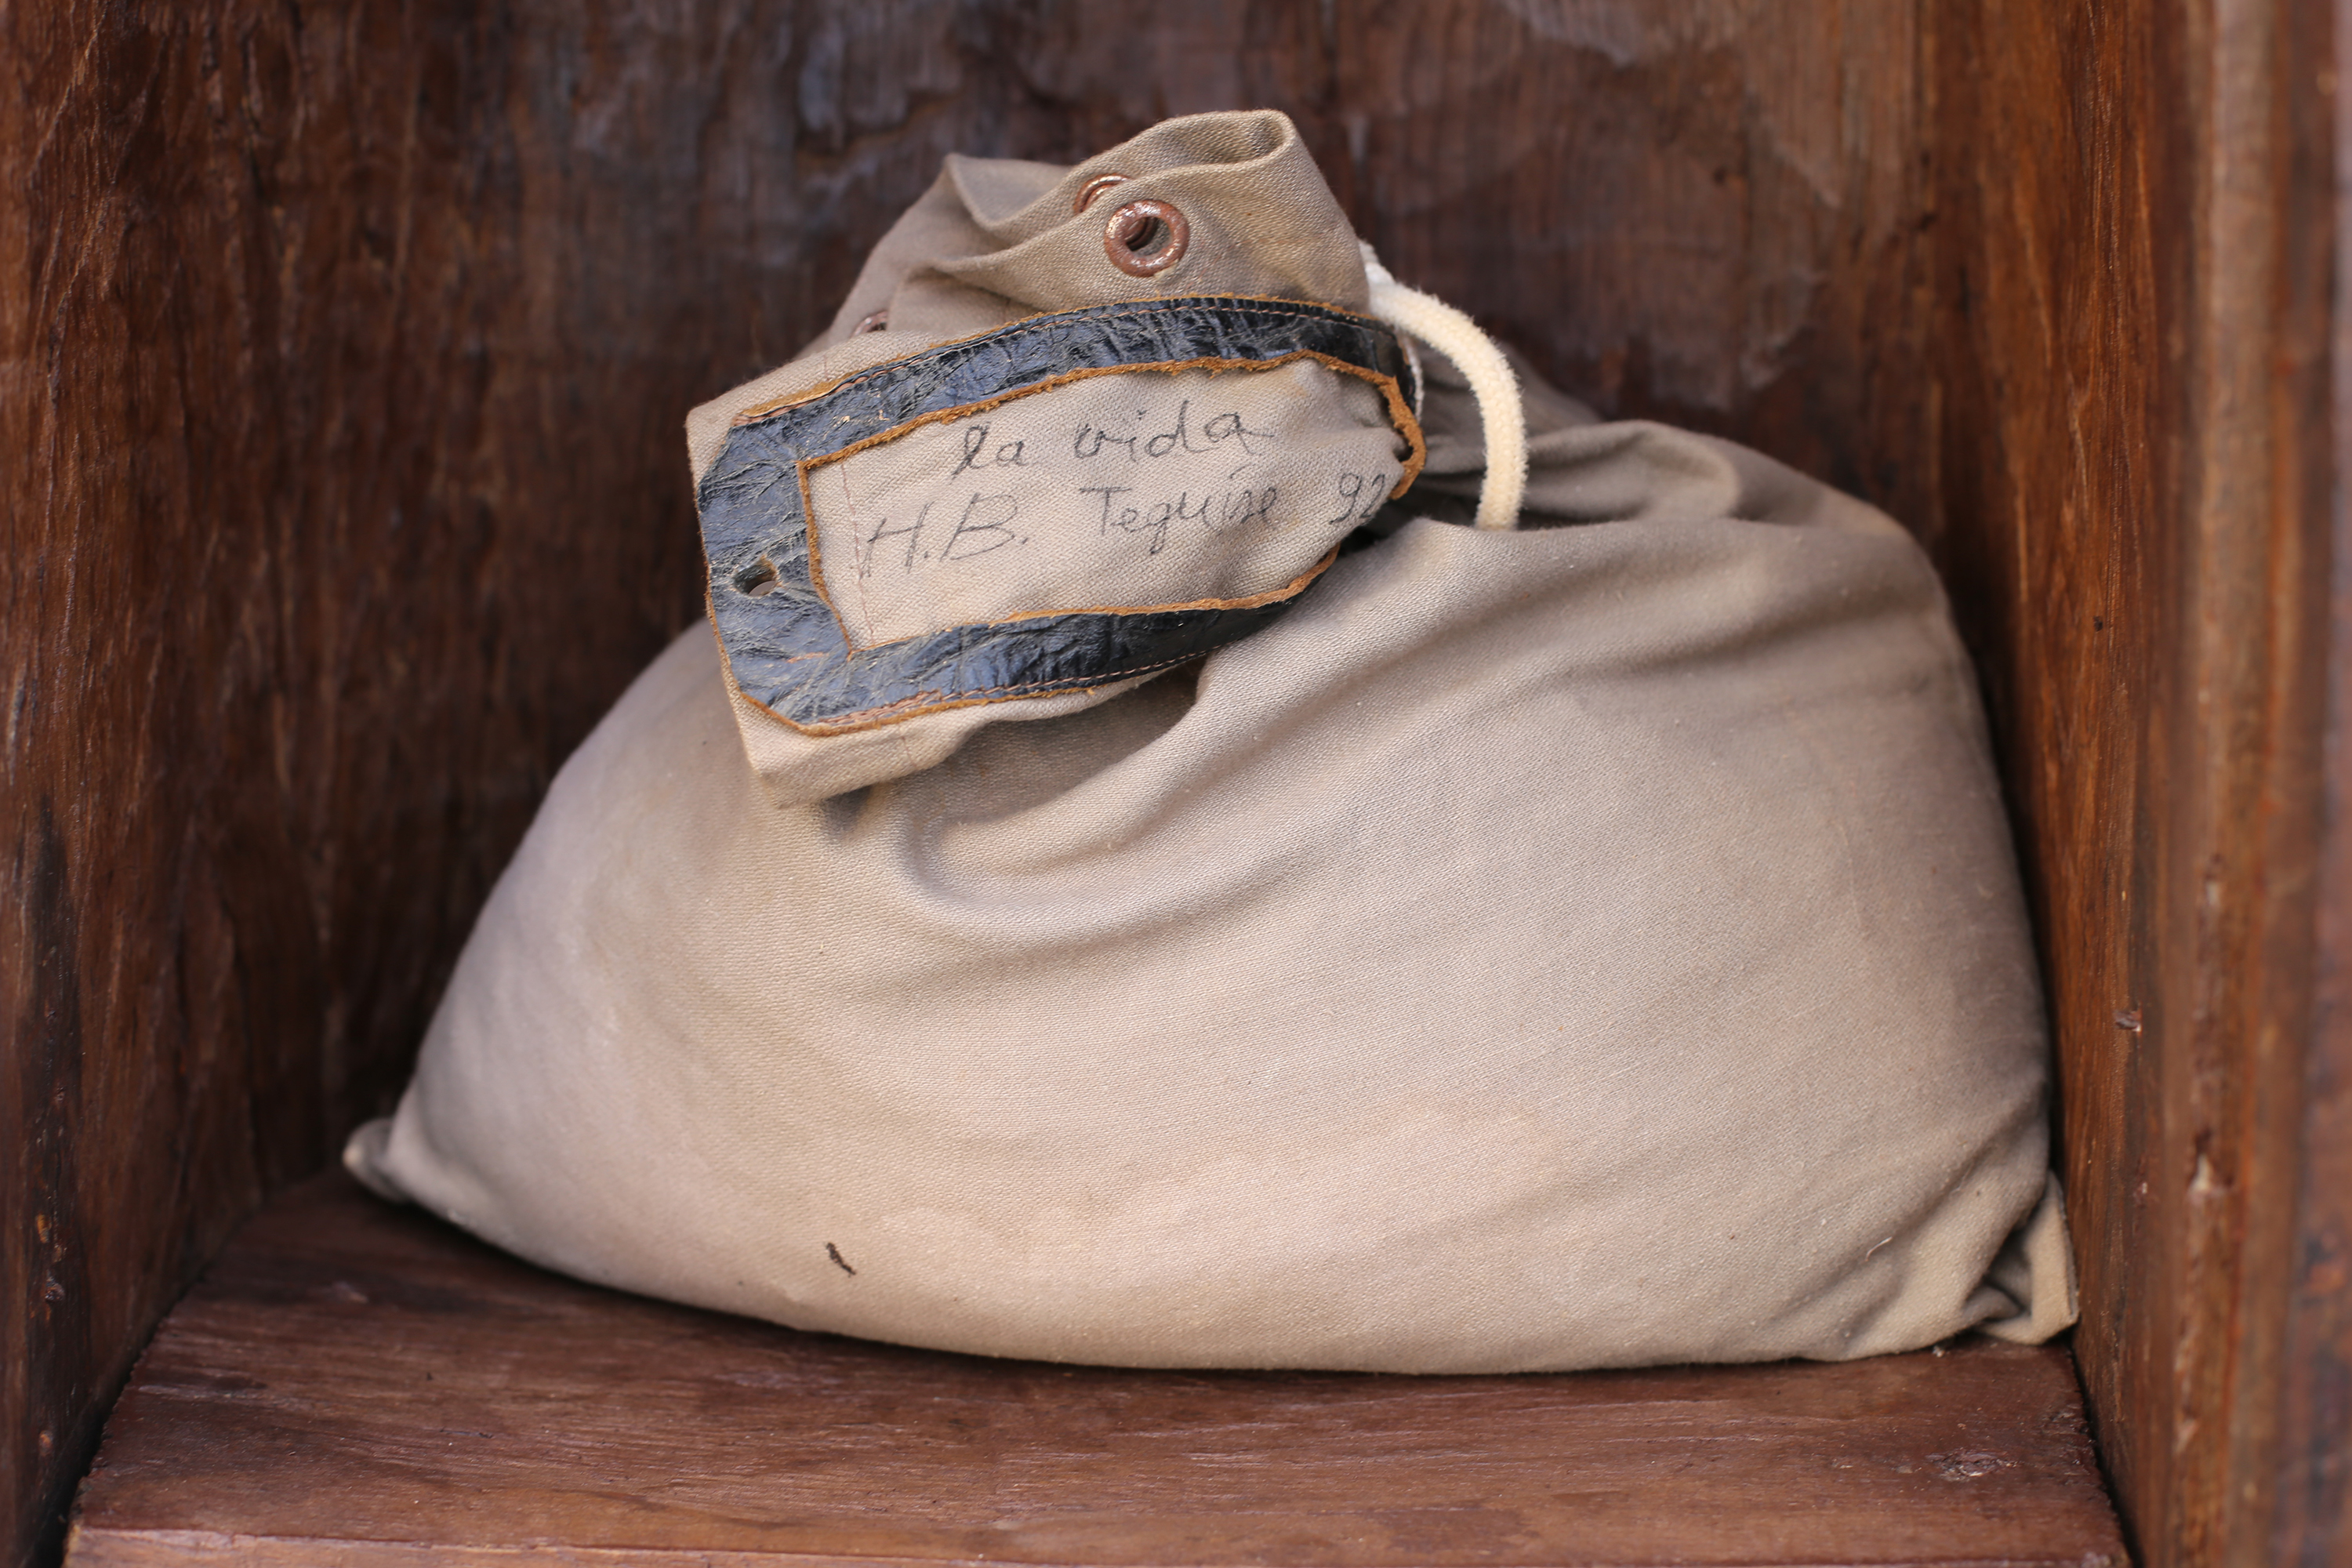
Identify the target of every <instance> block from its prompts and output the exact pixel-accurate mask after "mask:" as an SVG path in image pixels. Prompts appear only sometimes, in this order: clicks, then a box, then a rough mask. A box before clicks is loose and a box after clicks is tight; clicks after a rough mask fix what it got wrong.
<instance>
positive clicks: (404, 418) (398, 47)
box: [0, 0, 1925, 1561]
mask: <svg viewBox="0 0 2352 1568" xmlns="http://www.w3.org/2000/svg"><path fill="white" fill-rule="evenodd" d="M1915 49H1916V37H1915V28H1914V26H1913V23H1912V21H1911V13H1910V12H1909V10H1908V9H1907V8H1906V7H1904V6H1901V5H1895V6H1882V5H1847V4H1844V3H1843V0H1788V3H1785V4H1780V5H1775V6H1773V7H1769V8H1767V9H1765V10H1763V11H1759V10H1758V9H1757V8H1755V7H1753V6H1750V5H1744V4H1732V3H1730V0H1722V3H1717V0H1700V3H1698V4H1695V5H1689V6H1685V7H1682V8H1679V9H1678V10H1677V11H1676V12H1675V15H1674V16H1671V17H1659V16H1653V15H1652V10H1651V8H1650V7H1648V6H1646V5H1640V4H1627V5H1553V4H1551V3H1550V0H1538V3H1533V4H1523V5H1505V4H1500V3H1497V0H1420V3H1414V4H1400V3H1373V0H1346V3H1345V4H1339V5H1324V4H1320V3H1319V0H1297V3H1294V4H1276V5H1244V4H1241V3H1240V0H1213V3H1209V4H1203V5H1184V6H1154V5H1146V4H1143V3H1142V0H1090V3H1088V4H1085V5H1078V4H1075V3H1066V4H1053V3H1037V4H1014V3H1004V0H985V3H982V4H961V3H950V0H899V3H896V4H889V5H873V4H851V3H845V0H735V3H730V4H728V5H702V6H687V7H678V6H675V5H653V4H643V3H637V0H599V3H597V4H593V5H571V4H564V5H558V4H554V3H553V0H498V3H493V4H488V5H477V4H474V3H472V0H465V3H459V0H421V3H419V4H415V5H397V6H388V5H368V6H362V5H352V4H348V3H341V0H337V3H323V0H268V3H264V0H184V3H175V4H173V5H149V6H136V7H134V6H125V5H112V4H100V3H98V0H58V3H56V4H48V5H11V6H7V7H5V8H0V80H5V91H0V364H5V366H6V373H7V380H6V383H5V395H0V451H4V452H5V453H6V455H7V461H6V462H5V465H0V496H4V497H5V501H0V515H5V520H6V522H5V526H6V529H7V537H6V548H5V552H0V605H5V616H0V642H5V666H0V668H5V670H6V671H7V674H8V681H9V684H8V689H7V692H6V700H7V704H8V705H7V708H6V710H5V711H6V718H5V722H6V725H7V746H6V749H5V780H0V835H4V836H5V837H0V843H5V861H0V867H5V873H6V876H7V883H6V886H5V889H0V1019H5V1023H0V1027H5V1029H6V1030H7V1039H8V1053H7V1057H6V1059H5V1070H0V1131H5V1146H6V1148H7V1150H8V1152H7V1153H6V1155H5V1156H0V1227H5V1232H4V1233H0V1234H4V1236H5V1239H0V1560H5V1561H16V1560H17V1559H19V1558H20V1557H22V1556H23V1555H25V1554H26V1553H28V1552H39V1551H40V1550H41V1549H42V1548H41V1545H40V1543H41V1542H44V1541H48V1542H51V1543H52V1547H53V1544H54V1539H55V1531H56V1529H57V1527H58V1521H59V1519H60V1517H61V1510H62V1506H63V1503H64V1500H65V1498H66V1496H67V1493H68V1489H69V1488H70V1487H71V1485H72V1483H73V1481H74V1479H75V1478H76V1477H77V1476H78V1475H79V1473H80V1471H81V1470H82V1468H84V1467H85V1466H86V1464H87V1463H88V1460H89V1454H90V1452H91V1448H92V1447H93V1445H94V1443H95V1441H96V1437H97V1433H98V1426H99V1422H100V1416H101V1415H102V1413H103V1411H104V1409H105V1407H106V1405H107V1402H108V1401H109V1399H110V1397H111V1395H112V1393H113V1391H114V1389H115V1388H116V1387H118V1386H119V1385H120V1380H121V1377H122V1375H123V1373H124V1371H125V1369H126V1368H127V1367H128V1365H129V1363H130V1359H131V1356H132V1355H133V1354H134V1353H135V1352H136V1350H137V1348H138V1346H139V1344H140V1343H141V1342H142V1340H143V1339H144V1338H145V1336H146V1334H147V1332H148V1331H149V1330H150V1329H151V1327H152V1324H153V1323H154V1321H156V1319H157V1317H158V1316H159V1315H160V1314H161V1312H162V1311H163V1309H164V1308H165V1307H166V1306H167V1305H168V1304H169V1303H170V1301H171V1300H173V1298H174V1296H176V1295H177V1293H178V1292H179V1291H180V1290H181V1289H183V1288H184V1286H185V1285H186V1283H187V1281H188V1280H189V1279H191V1278H192V1277H193V1275H194V1270H195V1269H196V1268H198V1267H199V1266H200V1265H201V1264H202V1262H203V1260H204V1259H205V1258H206V1257H208V1256H209V1255H210V1254H211V1252H212V1251H213V1250H214V1248H215V1247H217V1246H218V1245H219V1243H220V1241H221V1239H222V1238H223V1237H224V1236H225V1235H226V1232H227V1228H228V1227H229V1226H230V1225H232V1224H233V1223H234V1222H235V1221H236V1218H237V1217H238V1216H239V1215H242V1214H243V1213H245V1212H247V1210H248V1209H249V1208H250V1207H251V1206H252V1205H254V1204H255V1203H256V1202H257V1201H258V1200H259V1199H260V1197H261V1196H262V1195H263V1194H265V1193H266V1192H268V1191H269V1190H272V1189H274V1188H276V1187H277V1186H278V1185H280V1184H283V1183H284V1182H286V1181H287V1180H288V1179H289V1178H290V1177H291V1176H292V1175H293V1174H295V1173H300V1172H305V1171H309V1170H310V1169H313V1168H315V1167H316V1166H317V1165H318V1163H320V1161H321V1159H322V1158H324V1157H325V1156H326V1155H327V1153H328V1152H330V1151H331V1148H332V1146H333V1145H334V1143H335V1142H337V1140H338V1139H339V1138H340V1137H341V1134H342V1133H343V1132H344V1131H345V1130H346V1129H348V1127H349V1126H350V1125H352V1122H353V1121H356V1120H358V1119H359V1118H361V1117H362V1116H364V1115H366V1114H370V1113H373V1111H375V1110H379V1109H381V1108H382V1107H383V1105H384V1104H385V1102H386V1100H387V1098H388V1097H389V1096H390V1095H391V1094H393V1093H394V1091H395V1090H396V1089H397V1087H398V1085H399V1083H400V1080H401V1079H402V1077H403V1075H404V1072H405V1070H406V1064H407V1061H408V1058H409V1057H410V1055H411V1053H412V1052H413V1050H414V1048H415V1042H416V1039H417V1037H418V1036H419V1034H420V1032H421V1029H422V1026H423V1023H424V1021H425V1017H426V1016H427V1013H428V1011H429V1009H430V1007H431V1005H432V1004H433V1001H434V998H435V995H436V991H437V989H438V987H439V984H440V983H441V980H442V978H443V976H444V975H445V974H446V972H447V969H448V966H449V964H450V963H451V962H452V961H453V959H454V957H455V954H456V952H457V946H458V944H459V943H460V942H462V941H463V939H464V935H465V932H466V930H467V925H468V922H469V921H470V920H471V917H472V914H473V911H474V910H475V909H476V908H477V907H478V904H479V902H480V900H481V899H482V897H483V896H484V894H485V893H486V891H487V889H488V886H489V884H490V881H491V879H493V878H494V877H495V875H496V874H497V872H498V869H499V867H500V865H501V864H502V863H503V862H504V859H505V858H506V856H507V855H508V854H509V852H510V850H511V848H512V846H513V845H514V843H515V841H516V839H517V837H519V836H520V833H521V831H522V828H523V827H524V826H525V825H526V823H527V822H528V820H529V818H530V812H531V810H532V807H533V805H535V803H536V801H537V799H538V797H539V795H540V794H541V791H542V790H543V789H544V787H545V784H546V783H547V780H548V779H549V777H550V776H551V773H552V770H553V768H554V767H555V766H556V764H557V763H559V762H560V761H561V759H562V756H563V755H564V754H565V753H566V752H567V751H568V750H569V749H570V748H571V747H572V745H573V744H574V743H576V742H577V741H578V740H579V738H580V737H581V736H582V735H583V733H584V732H585V731H586V729H587V727H588V726H589V725H590V724H591V723H593V721H594V719H595V718H596V716H597V715H598V714H599V713H600V712H601V711H602V710H603V709H604V707H605V705H606V704H608V703H609V702H610V701H611V700H612V699H613V698H614V695H615V694H616V693H617V692H618V691H619V689H620V688H621V687H622V686H623V685H624V684H625V682H626V680H627V679H628V678H629V677H630V675H631V674H632V673H633V672H634V671H635V669H636V668H638V667H639V666H640V665H642V663H643V662H644V661H645V660H646V658H649V657H650V655H651V654H652V652H653V651H654V650H655V649H656V647H659V646H660V644H661V642H662V640H663V639H664V638H665V637H667V636H668V635H669V634H670V633H672V632H673V631H675V630H676V629H677V627H678V626H682V625H684V624H685V623H686V622H687V621H688V619H689V618H690V617H691V616H693V615H694V613H695V612H696V609H697V605H698V596H697V588H696V566H697V553H696V542H695V535H694V531H693V527H692V520H691V516H690V511H689V508H688V496H687V490H686V469H685V463H684V457H683V452H682V448H681V440H680V435H679V421H680V420H681V418H682V417H683V416H684V413H685V411H686V410H687V409H688V407H689V406H690V405H692V404H694V403H695V402H697V401H698V400H699V399H701V398H703V397H706V396H709V395H712V394H713V393H715V392H717V391H719V390H721V389H723V388H725V387H726V386H728V385H730V384H732V383H734V382H735V381H737V380H739V379H741V378H743V377H746V376H748V375H751V374H755V373H757V372H758V371H760V370H761V369H764V368H766V367H768V366H769V365H771V364H772V363H776V362H778V361H781V360H782V359H783V358H785V357H787V356H788V355H789V354H790V353H792V352H793V349H794V348H795V347H796V346H797V344H798V343H799V342H801V341H803V338H804V337H805V336H807V335H808V334H809V333H810V332H812V331H814V330H815V328H816V327H817V325H818V324H819V323H821V322H822V321H824V319H825V318H826V316H827V315H828V314H829V313H830V312H831V310H833V308H834V304H835V300H837V299H838V297H839V295H840V293H841V292H842V290H843V289H845V288H846V286H847V284H848V282H849V279H850V278H851V276H852V274H853V273H854V271H855V269H856V265H857V263H858V260H859V259H860V258H861V257H862V256H863V254H864V252H865V250H866V247H868V246H869V245H871V243H872V242H873V240H874V239H875V237H877V236H878V235H879V234H880V232H881V230H882V229H883V227H884V226H886V225H887V223H888V222H889V220H890V219H891V217H892V216H895V215H896V213H897V212H898V210H899V209H900V208H901V207H902V206H903V205H905V204H907V203H908V201H910V200H912V199H913V197H914V196H915V195H917V194H918V193H919V191H920V190H921V189H922V188H923V187H924V185H925V184H928V183H929V180H930V179H931V178H932V177H933V176H934V174H936V172H937V169H938V167H939V163H940V158H941V156H942V155H943V154H944V153H947V152H949V151H950V150H955V149H963V150H968V151H972V152H979V153H1021V154H1026V155H1031V156H1038V157H1058V158H1070V157H1076V156H1079V155H1082V154H1084V153H1090V152H1092V151H1094V150H1096V149H1097V148H1098V147H1100V146H1102V145H1105V144H1107V143H1108V142H1113V141H1116V140H1118V139H1119V138H1121V137H1124V136H1126V135H1128V134H1129V133H1131V132H1135V131H1138V130H1139V129H1141V128H1142V127H1144V126H1145V125H1147V124H1149V123H1150V122H1151V121H1154V120H1156V119H1157V118H1159V117H1160V116H1161V115H1163V114H1168V113H1175V112H1182V111H1186V110H1199V109H1207V108H1215V107H1223V106H1231V105H1239V104H1249V103H1255V102H1268V103H1273V104H1276V105H1279V106H1282V107H1286V108H1288V109H1289V110H1292V111H1293V112H1294V113H1295V114H1297V116H1298V117H1299V119H1300V121H1301V123H1302V125H1303V126H1304V127H1305V128H1306V131H1307V134H1308V136H1309V137H1310V138H1311V139H1312V141H1313V142H1314V144H1315V145H1316V147H1317V149H1318V153H1320V155H1321V156H1322V158H1323V160H1324V162H1325V164H1326V166H1327V167H1328V168H1329V169H1330V171H1331V173H1332V176H1333V178H1334V180H1335V182H1336V184H1338V186H1339V190H1340V192H1341V194H1342V195H1343V197H1344V198H1345V199H1346V200H1347V201H1348V203H1349V205H1350V207H1351V209H1352V210H1353V211H1354V212H1355V214H1356V215H1357V216H1358V219H1359V221H1360V223H1361V225H1362V226H1363V229H1364V232H1365V233H1366V234H1367V236H1369V237H1371V238H1372V239H1373V240H1375V241H1376V242H1377V243H1378V244H1379V245H1380V246H1381V247H1382V249H1383V251H1384V253H1385V254H1386V255H1387V256H1388V257H1389V258H1390V259H1391V261H1392V262H1393V263H1395V265H1396V267H1397V269H1398V270H1399V271H1400V272H1401V273H1402V274H1403V275H1404V276H1406V277H1407V278H1409V279H1415V280H1418V281H1421V282H1423V283H1425V284H1427V285H1429V286H1431V287H1433V288H1435V289H1439V290H1441V291H1443V292H1445V293H1448V294H1451V295H1453V296H1454V297H1456V298H1458V299H1460V300H1463V302H1464V303H1465V304H1467V305H1470V306H1472V307H1473V308H1475V309H1477V310H1481V311H1483V312H1485V313H1486V314H1487V315H1488V316H1489V318H1490V319H1492V320H1494V321H1496V322H1497V323H1498V324H1499V325H1501V326H1502V327H1504V328H1505V329H1507V331H1510V332H1511V333H1513V334H1514V335H1516V336H1517V337H1518V338H1520V339H1521V340H1522V341H1524V342H1526V343H1527V344H1528V347H1529V348H1530V350H1531V351H1532V352H1534V353H1536V354H1537V356H1538V359H1539V360H1541V361H1542V363H1545V364H1546V365H1547V366H1548V367H1549V369H1551V370H1552V371H1553V372H1554V373H1555V374H1559V375H1561V376H1563V377H1564V378H1567V379H1569V380H1571V381H1575V382H1578V383H1580V384H1589V385H1590V386H1591V388H1593V389H1594V390H1595V391H1596V392H1597V393H1598V394H1600V395H1605V396H1607V397H1608V398H1610V399H1612V401H1614V402H1616V403H1618V404H1620V405H1622V406H1625V407H1628V408H1640V409H1643V410H1647V411H1652V412H1658V413H1662V414H1664V415H1667V416H1679V417H1686V418H1689V419H1692V420H1695V421H1697V422H1702V423H1706V424H1707V425H1709V426H1713V427H1717V428H1721V429H1726V430H1731V431H1734V432H1740V433H1747V434H1750V435H1753V436H1755V437H1758V438H1759V439H1761V440H1763V441H1765V442H1766V444H1768V445H1770V446H1772V447H1775V449H1777V450H1780V451H1782V452H1783V453H1785V454H1786V455H1788V456H1789V457H1790V458H1792V459H1793V460H1796V461H1799V462H1801V463H1804V464H1806V465H1807V466H1810V467H1812V468H1818V469H1821V470H1822V471H1824V472H1828V473H1831V474H1832V475H1833V476H1836V477H1839V478H1841V479H1846V480H1848V481H1850V482H1853V483H1856V484H1860V485H1863V486H1864V488H1869V489H1876V490H1880V491H1887V492H1888V493H1892V491H1889V490H1888V487H1890V486H1892V487H1895V489H1902V488H1903V487H1904V486H1906V485H1907V486H1908V487H1909V488H1908V489H1907V490H1904V492H1903V493H1904V494H1905V495H1907V496H1910V497H1914V498H1916V496H1918V495H1919V494H1920V491H1921V485H1922V483H1923V481H1922V480H1921V479H1920V478H1919V476H1918V475H1917V474H1916V472H1915V471H1914V469H1913V468H1912V466H1911V465H1910V464H1909V463H1908V462H1907V461H1906V458H1905V454H1906V451H1907V450H1908V448H1909V447H1910V445H1911V442H1912V438H1913V437H1914V436H1915V435H1916V431H1917V428H1918V424H1919V418H1920V413H1919V411H1920V409H1921V408H1922V407H1924V406H1925V405H1924V403H1923V401H1922V399H1923V396H1924V394H1923V393H1922V392H1921V391H1920V389H1919V388H1918V387H1917V386H1916V384H1915V380H1914V376H1913V372H1912V369H1911V366H1912V364H1913V363H1915V362H1916V353H1913V352H1912V350H1911V349H1909V348H1899V349H1896V350H1892V351H1890V350H1889V349H1888V348H1886V347H1885V345H1886V344H1889V343H1893V344H1905V343H1909V342H1912V341H1913V337H1916V331H1915V328H1916V313H1915V312H1913V311H1912V310H1910V308H1909V306H1908V305H1907V304H1906V300H1909V299H1910V297H1911V292H1912V290H1913V289H1914V281H1913V279H1915V275H1916V216H1917V196H1916V156H1915V153H1916V148H1915V146H1914V144H1913V143H1914V132H1913V129H1912V127H1913V122H1914V120H1915V118H1916V92H1917V87H1918V81H1917V76H1916V72H1915V71H1914V70H1913V69H1912V68H1911V67H1910V65H1909V64H1908V62H1909V60H1910V59H1911V57H1912V54H1913V52H1914V50H1915ZM1563 105H1576V106H1578V108H1577V110H1576V111H1575V112H1563V111H1562V106H1563ZM1906 333H1911V334H1912V337H1906ZM1899 499H1900V498H1898V500H1899Z"/></svg>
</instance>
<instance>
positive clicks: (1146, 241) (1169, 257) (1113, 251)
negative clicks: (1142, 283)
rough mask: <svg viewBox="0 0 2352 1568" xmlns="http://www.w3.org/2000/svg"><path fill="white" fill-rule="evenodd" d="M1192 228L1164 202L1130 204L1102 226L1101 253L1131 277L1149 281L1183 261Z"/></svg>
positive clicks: (1189, 242)
mask: <svg viewBox="0 0 2352 1568" xmlns="http://www.w3.org/2000/svg"><path fill="white" fill-rule="evenodd" d="M1190 244H1192V225H1191V224H1189V223H1186V222H1185V221H1184V215H1183V214H1182V213H1181V212H1178V211H1177V210H1176V209H1175V208H1174V207H1173V206H1171V205H1169V204H1168V203H1166V202H1151V201H1143V202H1129V203H1128V204H1127V205H1125V206H1123V207H1121V208H1119V209H1118V211H1117V212H1115V213H1113V214H1111V215H1110V222H1108V223H1107V224H1105V225H1104V226H1103V254H1104V255H1105V256H1108V257H1109V258H1110V264H1111V265H1112V266H1113V267H1116V268H1118V269H1119V270H1120V271H1121V272H1124V273H1126V274H1127V275H1128V276H1129V277H1130V278H1150V277H1151V276H1153V275H1154V274H1156V273H1160V272H1165V271H1167V270H1168V269H1169V268H1171V267H1173V266H1175V265H1176V264H1177V263H1178V262H1180V261H1181V260H1183V259H1184V247H1186V246H1188V245H1190Z"/></svg>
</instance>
